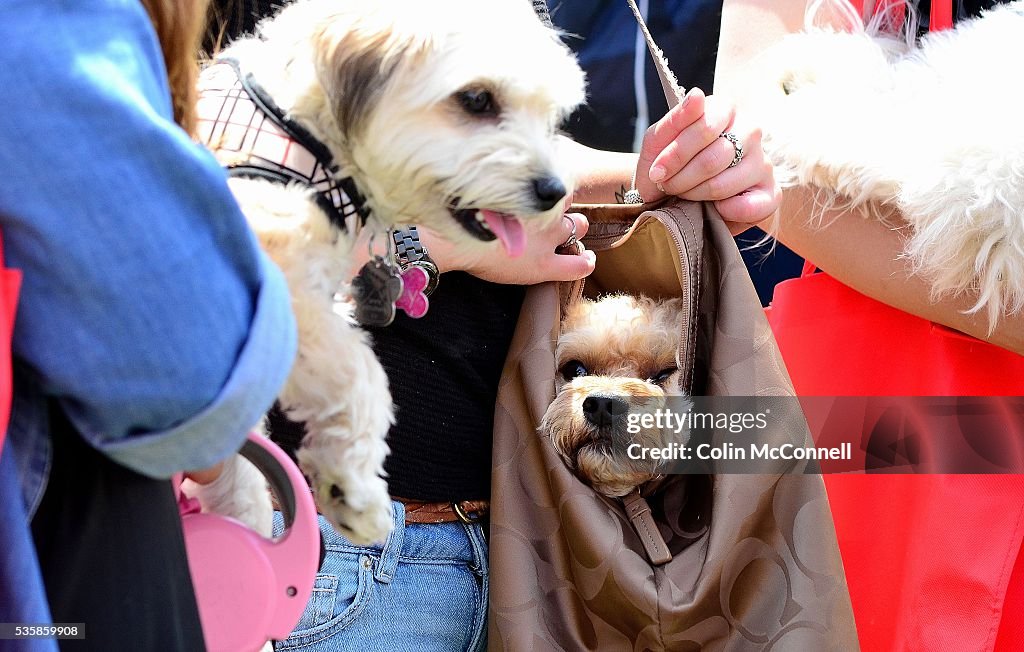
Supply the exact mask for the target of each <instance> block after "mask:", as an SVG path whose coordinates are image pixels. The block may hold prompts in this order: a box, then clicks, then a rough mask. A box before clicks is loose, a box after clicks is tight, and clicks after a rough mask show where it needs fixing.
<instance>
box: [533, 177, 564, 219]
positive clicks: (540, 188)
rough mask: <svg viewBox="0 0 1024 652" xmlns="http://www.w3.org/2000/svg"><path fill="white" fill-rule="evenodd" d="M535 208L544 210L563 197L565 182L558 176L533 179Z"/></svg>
mask: <svg viewBox="0 0 1024 652" xmlns="http://www.w3.org/2000/svg"><path fill="white" fill-rule="evenodd" d="M533 193H534V194H535V195H536V196H537V208H538V209H540V210H542V211H546V210H548V209H549V208H552V207H554V205H555V204H557V203H558V202H560V201H561V200H562V197H565V184H564V183H562V180H561V179H559V178H558V177H537V178H536V179H534V180H533Z"/></svg>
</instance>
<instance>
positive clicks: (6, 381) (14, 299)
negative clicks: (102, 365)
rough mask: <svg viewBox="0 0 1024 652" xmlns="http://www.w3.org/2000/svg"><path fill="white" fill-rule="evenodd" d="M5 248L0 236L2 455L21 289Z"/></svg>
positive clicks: (0, 431) (0, 405)
mask: <svg viewBox="0 0 1024 652" xmlns="http://www.w3.org/2000/svg"><path fill="white" fill-rule="evenodd" d="M3 248H4V247H3V238H2V236H0V455H2V454H3V449H4V439H5V438H6V436H7V419H8V418H9V417H10V413H11V391H12V388H11V333H12V332H13V331H14V311H15V307H16V306H17V303H18V291H19V290H20V289H21V272H19V271H18V270H15V269H7V267H5V266H4V256H3Z"/></svg>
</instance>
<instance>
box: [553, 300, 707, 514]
mask: <svg viewBox="0 0 1024 652" xmlns="http://www.w3.org/2000/svg"><path fill="white" fill-rule="evenodd" d="M682 319H683V305H682V299H678V298H676V299H667V300H660V301H659V300H655V299H651V298H648V297H644V296H632V295H626V294H617V295H611V296H606V297H604V298H601V299H599V300H596V301H595V300H590V299H581V300H580V301H579V302H577V303H574V304H571V305H570V306H569V307H568V309H567V310H566V313H565V315H564V316H563V318H562V328H561V334H560V335H559V338H558V343H557V345H556V348H555V359H556V364H557V368H558V376H557V377H556V379H555V389H556V395H555V400H554V401H552V403H551V405H550V406H549V407H548V409H547V411H546V412H545V413H544V418H543V420H542V422H541V426H540V432H541V434H542V435H543V436H546V437H549V438H550V439H551V443H552V445H553V446H554V447H555V450H556V451H558V454H559V455H560V456H561V457H562V459H563V460H564V461H565V463H566V465H567V466H568V467H569V468H570V469H571V470H572V471H573V472H574V473H575V474H576V476H577V477H578V478H579V479H580V480H582V481H583V482H584V483H586V484H587V485H589V486H590V487H591V488H593V489H594V490H595V491H597V492H598V493H600V494H603V495H605V496H609V497H622V496H625V495H626V494H629V493H631V492H633V491H634V490H635V489H636V488H637V487H639V486H640V485H642V484H644V483H645V482H648V481H649V480H653V479H654V478H655V477H656V476H657V466H658V462H657V461H654V460H650V459H647V460H643V459H632V458H631V457H630V456H629V454H628V450H629V446H630V445H631V444H639V445H640V446H642V447H644V448H662V447H664V446H667V445H668V444H669V443H670V441H671V438H672V437H675V438H676V439H677V440H678V439H679V438H685V437H686V436H687V433H685V432H683V433H679V434H673V433H672V431H670V430H659V429H638V428H632V430H636V432H630V430H631V428H629V427H628V419H629V415H630V414H631V413H633V414H637V413H652V412H653V411H654V410H656V409H658V408H659V407H664V402H665V401H664V400H665V397H667V396H685V394H684V393H683V391H682V389H681V387H680V385H679V382H680V381H679V375H680V371H679V361H678V358H677V356H678V352H679V338H680V335H681V332H682ZM687 405H689V403H687Z"/></svg>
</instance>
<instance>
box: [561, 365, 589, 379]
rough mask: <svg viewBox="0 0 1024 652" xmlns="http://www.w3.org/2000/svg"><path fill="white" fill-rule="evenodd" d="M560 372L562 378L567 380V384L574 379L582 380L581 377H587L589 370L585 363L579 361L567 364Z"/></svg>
mask: <svg viewBox="0 0 1024 652" xmlns="http://www.w3.org/2000/svg"><path fill="white" fill-rule="evenodd" d="M558 371H559V372H560V373H561V374H562V378H565V381H566V382H571V381H572V379H573V378H580V377H581V376H586V375H587V368H586V367H584V366H583V363H582V362H580V361H579V360H570V361H568V362H566V363H565V364H564V365H562V368H561V369H559V370H558Z"/></svg>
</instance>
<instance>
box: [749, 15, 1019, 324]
mask: <svg viewBox="0 0 1024 652" xmlns="http://www.w3.org/2000/svg"><path fill="white" fill-rule="evenodd" d="M823 10H831V11H833V12H835V11H836V10H838V11H839V12H840V14H841V15H845V16H846V17H847V19H848V22H849V24H850V30H851V31H850V32H848V33H844V32H837V31H835V30H830V29H820V28H814V27H811V26H809V27H808V29H807V30H805V32H803V33H800V34H795V35H791V36H789V37H787V38H786V39H785V40H783V41H782V42H781V43H780V44H779V45H778V46H776V47H774V48H772V49H770V50H768V51H766V52H765V53H763V54H762V55H761V56H760V57H759V59H758V60H757V62H756V64H757V65H755V66H754V73H753V74H752V75H751V79H752V84H753V87H754V88H755V91H754V94H753V96H752V98H751V99H753V100H755V101H752V102H751V107H752V108H756V109H757V110H759V111H761V115H760V118H761V123H762V124H763V126H764V130H765V148H766V150H767V151H768V152H769V154H770V155H771V156H772V158H773V159H774V160H775V162H776V163H777V164H778V165H779V166H780V168H781V169H782V170H783V172H782V174H781V176H783V177H786V175H787V173H788V175H789V180H790V181H791V182H794V183H797V184H812V185H817V186H819V187H821V188H824V189H827V190H826V193H825V197H826V201H825V205H826V206H828V205H834V204H835V203H836V201H837V198H836V196H835V194H831V193H830V192H829V191H832V192H837V193H839V194H841V195H845V196H846V197H847V198H849V200H850V202H851V204H852V205H865V204H866V203H867V202H881V203H887V204H891V205H893V206H895V207H897V208H898V209H899V210H900V211H901V213H902V215H903V216H904V218H905V219H906V221H907V222H908V223H909V226H910V232H909V233H908V241H907V246H906V254H907V255H908V256H909V257H910V259H911V260H912V261H913V264H914V266H915V270H916V271H917V272H919V273H920V274H922V275H923V276H924V277H925V278H927V279H928V280H929V281H930V282H931V283H932V288H933V297H934V298H938V297H939V296H941V295H945V294H952V295H959V294H963V293H971V294H973V295H976V296H977V302H976V304H975V305H974V307H973V309H972V311H980V310H986V311H987V315H988V318H989V323H990V326H994V325H995V323H996V322H997V320H998V319H999V317H1000V316H1001V315H1004V314H1011V313H1014V312H1017V311H1020V310H1021V309H1022V308H1024V120H1021V118H1020V114H1019V111H1020V107H1021V106H1022V103H1024V91H1022V85H1021V84H1020V83H1019V82H1020V80H1019V79H1018V78H1017V77H1019V76H1018V75H1016V73H1013V70H1015V69H1016V66H1017V65H1018V62H1020V61H1024V2H1014V3H1011V4H1009V5H1006V6H1003V7H1000V8H997V9H994V10H992V11H989V12H987V13H985V14H984V15H983V16H982V17H981V18H979V19H975V20H972V21H969V22H964V23H962V24H960V25H959V26H958V27H957V28H956V29H955V30H953V31H949V32H941V33H931V34H928V35H927V36H925V37H924V38H922V39H921V40H920V41H919V42H915V41H914V39H913V38H902V39H899V38H894V37H888V38H887V37H884V36H881V35H880V34H879V33H878V32H879V29H878V26H879V25H880V24H882V23H883V22H884V20H875V21H873V22H872V24H870V25H869V26H868V28H866V29H865V28H864V26H863V23H862V22H861V20H860V17H859V16H857V15H856V14H855V13H854V11H853V9H852V8H851V7H849V5H847V4H846V3H845V2H842V0H825V1H822V0H819V1H818V2H817V3H815V6H813V7H812V8H811V9H810V10H809V20H808V22H809V24H810V23H812V22H813V18H814V16H813V15H812V14H814V13H815V12H817V11H823ZM833 15H835V13H833Z"/></svg>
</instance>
